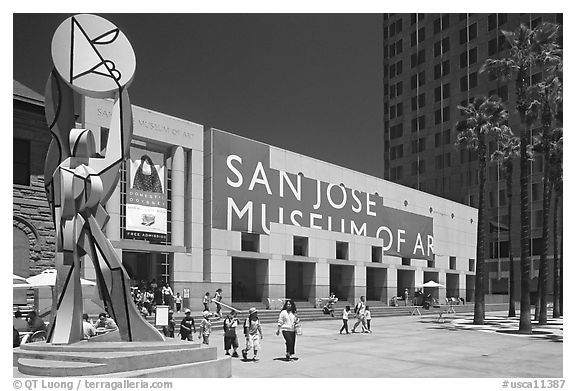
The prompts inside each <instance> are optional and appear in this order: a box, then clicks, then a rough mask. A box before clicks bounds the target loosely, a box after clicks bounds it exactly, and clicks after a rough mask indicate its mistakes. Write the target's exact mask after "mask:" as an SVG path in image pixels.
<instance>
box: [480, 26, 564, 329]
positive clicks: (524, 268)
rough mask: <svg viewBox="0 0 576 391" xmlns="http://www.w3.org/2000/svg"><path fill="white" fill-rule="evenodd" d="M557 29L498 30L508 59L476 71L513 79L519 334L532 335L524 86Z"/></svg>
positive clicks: (529, 118)
mask: <svg viewBox="0 0 576 391" xmlns="http://www.w3.org/2000/svg"><path fill="white" fill-rule="evenodd" d="M558 29H559V26H558V25H556V24H552V23H543V24H541V25H539V26H538V27H536V28H535V29H534V30H531V29H530V28H528V27H526V26H525V25H523V24H522V25H520V26H519V27H518V28H517V29H516V30H515V31H514V32H510V31H502V34H503V35H504V36H505V38H506V41H507V43H508V45H509V46H510V48H509V52H508V53H507V54H508V57H504V58H501V59H487V60H486V61H485V62H484V64H483V65H482V68H481V69H480V72H485V71H487V72H489V73H490V74H492V75H494V76H497V77H500V78H503V79H513V78H514V77H515V87H516V112H517V113H518V116H519V118H520V124H521V126H520V225H521V227H520V249H521V251H520V264H521V297H520V325H519V332H520V333H524V334H531V333H532V322H531V319H530V262H531V259H530V240H531V237H530V215H529V201H528V181H529V167H528V166H529V164H528V163H529V156H528V153H529V146H530V145H531V141H532V140H531V130H532V126H533V124H534V122H535V121H536V119H537V108H538V101H535V100H532V99H530V97H529V95H528V87H529V84H530V70H531V69H532V67H538V66H541V65H543V64H545V63H546V61H547V59H548V56H549V55H550V53H552V52H554V51H555V50H557V47H558V45H557V43H556V40H557V37H558Z"/></svg>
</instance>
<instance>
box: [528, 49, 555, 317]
mask: <svg viewBox="0 0 576 391" xmlns="http://www.w3.org/2000/svg"><path fill="white" fill-rule="evenodd" d="M561 54H562V51H561V49H558V50H557V51H555V52H551V53H549V54H548V60H547V63H548V64H550V65H551V66H549V67H547V69H546V74H547V76H546V78H545V80H544V81H543V82H541V83H538V84H536V85H534V86H532V87H530V89H529V90H530V91H529V92H530V93H532V94H533V95H534V96H535V99H537V100H538V101H539V102H540V106H541V110H540V118H541V124H542V126H541V128H540V131H539V134H538V137H537V138H536V143H535V146H534V150H535V151H538V152H540V153H542V155H543V162H544V172H543V176H542V184H543V193H544V194H543V197H542V200H543V201H542V217H543V218H542V220H543V222H542V252H541V253H540V267H539V272H538V298H537V302H536V309H537V311H536V313H535V318H536V319H537V320H538V324H540V325H545V324H546V323H547V310H546V304H547V300H546V299H547V291H546V288H547V286H548V237H549V233H548V232H549V230H548V227H549V226H548V221H549V215H550V201H551V197H552V187H551V183H550V159H551V150H550V148H551V141H552V140H551V132H552V121H553V117H554V114H555V113H559V112H561V110H562V109H561V107H562V60H561ZM556 119H557V120H558V116H557V115H556Z"/></svg>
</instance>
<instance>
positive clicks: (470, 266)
mask: <svg viewBox="0 0 576 391" xmlns="http://www.w3.org/2000/svg"><path fill="white" fill-rule="evenodd" d="M475 263H476V262H475V260H474V259H468V271H469V272H473V271H474V264H475Z"/></svg>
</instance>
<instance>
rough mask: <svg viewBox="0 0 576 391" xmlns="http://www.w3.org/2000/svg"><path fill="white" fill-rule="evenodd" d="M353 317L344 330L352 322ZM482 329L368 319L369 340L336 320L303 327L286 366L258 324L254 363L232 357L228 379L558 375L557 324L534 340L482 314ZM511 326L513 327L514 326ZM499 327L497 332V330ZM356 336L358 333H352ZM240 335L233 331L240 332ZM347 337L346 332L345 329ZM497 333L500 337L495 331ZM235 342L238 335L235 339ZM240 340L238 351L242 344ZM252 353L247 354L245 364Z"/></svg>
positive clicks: (218, 336) (416, 319)
mask: <svg viewBox="0 0 576 391" xmlns="http://www.w3.org/2000/svg"><path fill="white" fill-rule="evenodd" d="M354 321H355V320H353V319H351V320H350V323H349V325H350V326H352V325H353V324H354ZM486 321H487V322H486V323H487V325H486V326H473V325H472V324H471V323H472V316H471V314H466V315H462V314H450V315H449V316H448V319H447V320H446V322H444V323H438V322H436V315H432V314H430V315H423V316H409V317H408V316H401V317H385V318H375V319H372V331H373V332H372V333H371V334H366V333H365V334H363V333H356V334H349V335H346V334H342V335H340V334H339V333H338V331H339V329H340V327H341V325H342V321H341V320H340V319H334V320H324V321H315V322H306V323H303V335H302V336H298V337H297V341H296V356H297V357H298V358H299V359H298V360H297V361H290V362H287V361H285V358H284V356H285V345H284V339H283V338H282V335H280V336H276V327H275V325H273V324H264V325H263V326H262V329H263V333H264V339H263V340H262V342H261V344H262V350H261V351H260V352H259V354H258V355H259V357H260V360H259V361H258V362H252V361H247V362H244V361H243V360H242V358H241V357H240V358H239V359H238V358H233V359H232V376H233V377H235V378H278V377H298V378H313V377H320V378H522V377H530V378H543V377H544V378H547V377H557V378H559V377H562V375H563V340H562V334H563V325H562V320H553V319H550V321H551V325H550V326H546V327H544V328H540V327H538V326H536V325H535V326H534V330H535V331H536V332H537V334H536V335H533V336H526V335H518V334H515V333H507V332H506V329H509V330H514V329H515V330H517V319H516V320H510V319H508V318H506V312H498V313H487V314H486ZM514 322H516V323H515V324H514ZM498 329H500V332H497V331H496V330H498ZM358 330H360V327H359V328H358ZM239 331H240V330H239ZM350 331H351V327H350ZM501 331H504V332H501ZM239 337H240V336H239ZM239 339H240V345H241V346H240V348H239V349H238V352H239V353H240V350H241V348H242V347H243V344H244V340H243V338H239ZM210 346H215V347H217V348H218V356H219V357H221V356H222V355H223V354H224V351H223V334H222V331H221V330H213V333H212V336H211V337H210ZM251 357H252V355H251V354H250V355H249V358H251Z"/></svg>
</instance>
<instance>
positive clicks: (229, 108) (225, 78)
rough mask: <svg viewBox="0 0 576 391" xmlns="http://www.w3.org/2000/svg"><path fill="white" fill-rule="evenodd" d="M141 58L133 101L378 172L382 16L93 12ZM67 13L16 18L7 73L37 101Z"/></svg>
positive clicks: (380, 156) (380, 169) (379, 174)
mask: <svg viewBox="0 0 576 391" xmlns="http://www.w3.org/2000/svg"><path fill="white" fill-rule="evenodd" d="M99 15H100V16H103V17H105V18H106V19H108V20H110V21H111V22H112V23H114V24H115V25H117V26H118V27H119V28H120V29H121V30H122V31H123V32H124V34H125V35H126V36H127V37H128V39H129V40H130V42H131V43H132V46H133V48H134V51H135V53H136V75H135V78H134V81H133V83H132V85H131V86H130V88H129V92H130V99H131V101H132V103H133V104H134V105H137V106H140V107H144V108H147V109H151V110H155V111H158V112H161V113H165V114H169V115H172V116H175V117H179V118H182V119H185V120H189V121H192V122H195V123H198V124H201V125H205V126H209V127H213V128H217V129H221V130H226V131H228V132H231V133H234V134H238V135H242V136H245V137H248V138H251V139H254V140H257V141H262V142H264V143H267V144H271V145H274V146H277V147H280V148H284V149H287V150H290V151H294V152H298V153H301V154H304V155H307V156H311V157H314V158H318V159H320V160H324V161H327V162H330V163H334V164H337V165H340V166H343V167H347V168H350V169H353V170H356V171H360V172H363V173H366V174H370V175H373V176H377V177H382V175H383V134H382V129H383V122H382V115H383V107H382V16H381V14H376V13H372V14H191V13H190V14H99ZM69 16H71V14H14V15H13V78H14V79H15V80H17V81H19V82H21V83H23V84H24V85H26V86H28V87H30V88H32V89H33V90H35V91H37V92H39V93H41V94H42V95H43V94H44V85H45V83H46V78H47V76H48V74H49V72H50V70H51V68H52V64H51V55H50V45H51V40H52V35H53V33H54V31H55V30H56V28H57V27H58V26H59V25H60V23H61V22H62V21H64V20H65V19H66V18H67V17H69Z"/></svg>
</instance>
